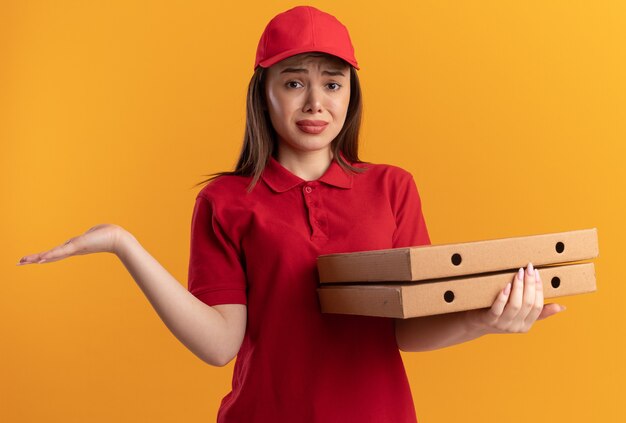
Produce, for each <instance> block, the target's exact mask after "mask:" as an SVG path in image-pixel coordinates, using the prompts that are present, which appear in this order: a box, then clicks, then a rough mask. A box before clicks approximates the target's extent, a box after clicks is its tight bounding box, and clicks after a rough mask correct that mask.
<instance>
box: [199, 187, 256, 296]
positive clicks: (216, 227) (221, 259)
mask: <svg viewBox="0 0 626 423" xmlns="http://www.w3.org/2000/svg"><path fill="white" fill-rule="evenodd" d="M187 289H188V290H189V292H191V293H192V294H193V295H194V296H195V297H197V298H198V299H199V300H201V301H202V302H204V303H205V304H207V305H210V306H213V305H217V304H247V297H246V274H245V270H244V266H243V265H242V260H241V259H240V256H239V253H238V251H237V248H236V247H235V244H233V242H232V240H231V239H230V238H229V237H228V235H227V234H226V232H225V231H224V227H223V226H222V225H221V224H220V222H219V221H218V220H217V215H216V213H215V208H214V206H213V204H212V202H211V201H210V200H209V199H208V198H206V197H204V196H203V195H198V196H197V197H196V203H195V206H194V209H193V215H192V219H191V248H190V255H189V277H188V284H187Z"/></svg>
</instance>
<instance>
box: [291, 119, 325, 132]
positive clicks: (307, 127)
mask: <svg viewBox="0 0 626 423" xmlns="http://www.w3.org/2000/svg"><path fill="white" fill-rule="evenodd" d="M296 125H297V126H298V129H299V130H301V131H302V132H306V133H307V134H321V133H322V132H323V131H324V129H326V127H327V126H328V122H325V121H323V120H310V119H304V120H299V121H297V122H296Z"/></svg>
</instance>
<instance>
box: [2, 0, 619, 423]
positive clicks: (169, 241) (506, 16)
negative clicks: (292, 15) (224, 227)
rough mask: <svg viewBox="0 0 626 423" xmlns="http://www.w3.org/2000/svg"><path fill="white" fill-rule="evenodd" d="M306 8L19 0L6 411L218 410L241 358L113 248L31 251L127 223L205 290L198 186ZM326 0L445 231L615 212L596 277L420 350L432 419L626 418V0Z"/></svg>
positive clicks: (421, 413)
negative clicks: (223, 352) (622, 268)
mask: <svg viewBox="0 0 626 423" xmlns="http://www.w3.org/2000/svg"><path fill="white" fill-rule="evenodd" d="M298 4H301V3H299V2H287V1H273V2H272V1H266V2H248V3H244V4H242V3H241V2H225V3H222V2H220V3H219V4H218V3H217V2H201V1H193V2H183V3H176V4H174V3H169V4H168V3H163V2H152V1H134V2H128V1H107V2H80V1H40V2H23V1H4V2H2V6H0V61H1V63H0V140H1V142H2V150H1V151H2V154H0V172H1V177H0V190H1V191H0V195H1V197H2V199H3V201H2V207H1V208H0V225H1V226H0V228H1V232H2V234H3V240H4V242H3V243H2V245H1V247H0V253H1V262H2V270H1V272H2V274H1V275H0V276H1V278H2V284H1V285H0V289H1V291H0V337H1V339H2V341H1V342H2V348H1V349H0V375H1V377H0V380H1V385H0V386H1V387H0V420H1V421H5V422H42V421H46V422H53V421H54V422H56V421H58V422H66V423H67V422H85V421H89V422H110V421H117V422H135V421H151V422H173V421H185V422H207V421H215V417H216V414H217V409H218V406H219V403H220V401H221V398H222V397H223V396H224V395H225V394H226V393H227V392H228V390H229V388H230V382H231V375H232V370H233V365H234V360H233V361H232V362H231V363H230V364H228V365H227V366H226V367H223V368H216V367H210V366H208V365H206V364H204V363H203V362H201V361H200V360H199V359H198V358H196V357H195V356H194V355H193V354H192V353H191V352H190V351H188V350H187V349H186V348H185V347H184V345H182V344H181V343H180V342H179V341H178V340H177V339H176V338H175V337H174V336H173V335H172V334H171V333H170V332H169V331H168V329H167V328H166V326H165V325H164V324H163V323H162V322H161V320H160V319H159V317H158V315H157V314H156V312H155V311H154V310H153V309H152V308H151V305H150V303H149V302H148V301H147V299H146V298H145V297H144V296H143V294H142V292H141V291H140V290H139V289H138V287H137V285H136V284H135V282H134V281H133V279H132V278H131V276H130V275H129V274H128V272H127V271H126V269H125V268H124V267H123V265H122V264H121V262H120V261H119V260H118V259H117V258H116V257H115V256H113V255H111V254H96V255H88V256H77V257H71V258H69V259H67V260H63V261H59V262H55V263H50V264H46V265H39V266H34V265H32V266H24V267H18V266H15V263H17V261H18V259H19V258H20V257H22V256H23V255H26V254H31V253H36V252H40V251H43V250H46V249H49V248H51V247H53V246H56V245H58V244H60V243H62V242H64V241H65V240H67V239H68V238H70V237H72V236H75V235H78V234H80V233H82V232H84V231H85V230H87V229H88V228H90V227H91V226H93V225H95V224H98V223H116V224H119V225H121V226H123V227H125V228H126V229H127V230H129V231H130V232H132V233H133V234H134V235H135V236H136V237H137V238H138V239H139V241H140V242H141V243H142V244H143V245H144V247H145V248H146V249H147V250H148V251H149V252H150V253H151V254H152V255H153V256H154V257H155V258H156V259H157V260H159V261H160V263H161V264H163V266H164V267H165V268H166V269H168V271H169V272H170V273H171V274H172V275H173V276H174V277H175V278H176V279H177V280H178V281H179V282H180V283H181V284H183V285H185V286H186V278H187V265H188V261H187V260H188V257H189V256H188V254H189V231H190V223H191V211H192V208H193V202H194V198H195V195H196V193H197V190H198V188H192V186H193V184H194V183H196V182H198V181H200V180H201V179H203V176H202V175H204V174H208V173H210V172H216V171H220V170H227V169H232V167H233V166H234V164H235V160H236V158H237V155H238V153H239V149H240V146H241V141H242V139H243V130H244V118H245V94H246V89H247V84H248V82H249V80H250V77H251V76H252V67H253V63H254V54H255V51H256V45H257V42H258V39H259V37H260V35H261V32H262V31H263V29H264V27H265V25H266V23H267V22H268V21H269V20H270V19H271V18H272V17H273V16H274V15H276V14H277V13H279V12H282V11H284V10H286V9H288V8H290V7H293V6H295V5H298ZM309 4H311V5H313V6H316V7H318V8H320V9H322V10H325V11H327V12H329V13H331V14H333V15H335V16H336V17H337V18H338V19H339V20H341V21H342V22H343V23H344V24H345V25H346V26H347V27H348V28H349V30H350V33H351V36H352V40H353V43H354V45H355V50H356V57H357V59H358V61H359V64H360V66H361V70H360V71H359V75H360V78H361V83H362V87H363V90H364V122H363V131H362V142H361V158H362V159H364V160H367V161H372V162H377V163H390V164H395V165H398V166H401V167H403V168H405V169H407V170H409V171H410V172H412V173H413V175H414V176H415V179H416V182H417V184H418V187H419V189H420V193H421V196H422V201H423V204H424V213H425V216H426V221H427V224H428V228H429V231H430V235H431V239H432V241H433V243H435V244H440V243H448V242H463V241H473V240H480V239H491V238H499V237H508V236H521V235H531V234H539V233H546V232H558V231H567V230H574V229H584V228H591V227H597V228H598V236H599V242H600V257H599V258H598V259H596V260H595V263H596V276H597V284H598V291H597V292H595V293H592V294H587V295H578V296H571V297H563V298H560V299H558V301H557V302H559V303H561V304H565V305H566V306H567V307H568V309H567V310H566V311H565V312H563V313H562V314H559V315H556V316H554V317H551V318H549V319H547V320H543V321H538V322H536V324H535V325H534V326H533V328H532V329H531V331H530V332H528V333H527V334H516V335H488V336H486V337H482V338H479V339H477V340H474V341H471V342H468V343H464V344H460V345H455V346H452V347H449V348H444V349H441V350H436V351H430V352H424V353H403V357H404V359H405V363H406V367H407V371H408V373H409V377H410V382H411V386H412V390H413V394H414V397H415V403H416V410H417V415H418V419H419V420H420V422H421V423H428V422H459V421H472V422H502V421H507V422H526V421H546V422H547V421H567V422H587V421H603V422H617V421H625V420H626V412H625V411H624V408H623V404H624V400H625V399H626V398H625V394H624V393H625V392H626V387H625V386H624V384H625V383H624V381H625V380H626V371H625V369H624V361H623V358H624V357H625V355H626V354H625V353H626V351H625V336H624V335H625V333H624V332H625V331H624V327H625V324H626V317H625V316H624V312H623V307H624V304H622V301H623V300H624V298H625V297H626V284H625V283H624V281H623V279H624V277H623V275H622V274H621V273H619V263H621V262H620V260H623V258H622V259H620V256H619V251H620V248H621V247H619V242H621V241H620V239H622V240H623V239H624V237H625V235H626V234H625V231H624V229H625V224H624V215H625V213H624V212H625V207H624V205H625V197H626V195H625V188H626V184H625V182H626V173H625V170H624V169H625V166H623V163H622V161H623V160H624V157H626V154H625V153H626V148H625V146H624V141H625V140H626V84H625V82H624V80H625V79H624V75H626V48H625V47H624V46H625V45H626V25H624V22H626V6H625V5H624V3H623V2H620V1H617V0H616V1H606V0H604V1H586V2H585V1H582V2H571V1H551V2H544V1H524V2H503V1H480V2H479V1H472V2H445V1H418V2H409V1H402V2H394V1H392V2H386V3H384V7H381V5H380V3H379V2H373V1H371V2H366V3H363V2H361V1H345V2H340V3H339V2H336V1H334V2H331V1H318V2H314V3H309ZM303 365H305V363H303Z"/></svg>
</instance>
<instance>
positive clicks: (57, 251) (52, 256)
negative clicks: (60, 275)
mask: <svg viewBox="0 0 626 423" xmlns="http://www.w3.org/2000/svg"><path fill="white" fill-rule="evenodd" d="M75 240H76V237H74V238H70V239H68V240H67V241H65V242H64V243H63V244H61V245H59V246H58V247H55V248H53V249H51V250H48V251H44V252H42V253H37V254H30V255H27V256H24V257H22V258H21V259H20V261H19V263H17V265H18V266H22V265H25V264H34V263H37V264H39V263H49V262H53V261H57V260H61V259H63V258H65V257H68V256H70V255H72V254H73V253H74V252H75V251H76V250H77V247H76V244H75Z"/></svg>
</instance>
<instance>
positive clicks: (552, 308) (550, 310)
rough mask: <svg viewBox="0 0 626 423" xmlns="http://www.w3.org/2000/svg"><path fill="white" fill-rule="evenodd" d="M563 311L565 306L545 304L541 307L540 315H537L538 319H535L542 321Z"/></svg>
mask: <svg viewBox="0 0 626 423" xmlns="http://www.w3.org/2000/svg"><path fill="white" fill-rule="evenodd" d="M563 310H565V306H562V305H559V304H555V303H550V304H546V305H545V306H544V307H543V310H541V314H540V315H539V317H538V318H537V320H543V319H545V318H546V317H550V316H552V315H554V314H557V313H559V312H561V311H563Z"/></svg>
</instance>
